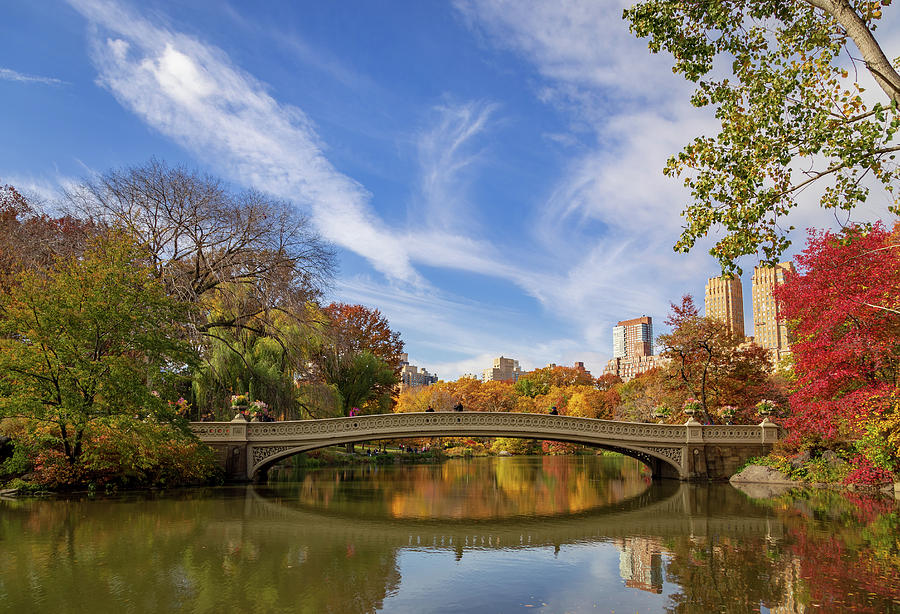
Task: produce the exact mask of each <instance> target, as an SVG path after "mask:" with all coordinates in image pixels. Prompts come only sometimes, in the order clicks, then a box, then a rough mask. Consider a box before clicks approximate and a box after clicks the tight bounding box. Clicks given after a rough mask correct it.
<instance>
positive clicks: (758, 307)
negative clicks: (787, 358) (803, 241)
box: [752, 262, 794, 364]
mask: <svg viewBox="0 0 900 614" xmlns="http://www.w3.org/2000/svg"><path fill="white" fill-rule="evenodd" d="M787 272H791V273H793V272H794V265H793V264H791V263H790V262H782V263H780V264H777V265H775V266H773V267H770V266H758V267H756V268H754V269H753V290H752V292H753V340H754V341H755V342H756V343H757V344H758V345H761V346H762V347H764V348H766V349H769V350H771V351H772V354H771V358H772V363H773V364H778V361H779V360H781V358H782V357H784V355H785V354H787V353H788V352H790V350H791V339H790V337H789V335H788V328H787V324H786V323H785V321H784V319H783V318H782V317H781V313H780V311H779V309H778V303H777V302H776V301H775V297H774V296H773V295H772V290H774V289H775V286H777V285H779V284H782V283H784V276H785V273H787Z"/></svg>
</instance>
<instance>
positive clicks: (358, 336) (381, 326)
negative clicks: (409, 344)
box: [322, 303, 403, 374]
mask: <svg viewBox="0 0 900 614" xmlns="http://www.w3.org/2000/svg"><path fill="white" fill-rule="evenodd" d="M322 311H323V313H324V314H325V316H326V318H327V324H328V327H329V333H330V335H331V337H332V340H331V342H332V343H333V344H334V346H335V348H336V349H337V351H338V352H340V353H342V354H356V353H359V352H362V351H369V352H371V353H372V354H373V355H375V356H377V357H378V358H379V359H380V360H382V361H384V362H385V363H387V364H388V365H389V366H390V367H391V368H392V369H393V370H394V371H396V372H397V373H398V374H399V372H400V361H401V354H402V352H403V341H402V340H401V339H400V333H398V332H397V331H394V330H391V326H390V322H388V320H387V318H385V317H384V315H382V313H381V311H379V310H378V309H370V308H368V307H365V306H364V305H348V304H346V303H331V304H330V305H328V306H327V307H325V308H323V310H322Z"/></svg>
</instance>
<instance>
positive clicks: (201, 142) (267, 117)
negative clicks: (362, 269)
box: [72, 0, 420, 283]
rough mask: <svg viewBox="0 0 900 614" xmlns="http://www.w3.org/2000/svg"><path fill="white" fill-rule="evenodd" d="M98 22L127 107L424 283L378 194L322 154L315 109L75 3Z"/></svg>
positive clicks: (198, 45) (104, 72)
mask: <svg viewBox="0 0 900 614" xmlns="http://www.w3.org/2000/svg"><path fill="white" fill-rule="evenodd" d="M72 5H73V6H74V7H75V8H76V9H77V10H78V11H80V12H81V13H82V14H83V15H84V16H85V17H87V18H88V19H89V20H90V21H91V22H92V23H93V24H94V25H95V26H99V28H97V29H96V34H95V36H94V37H93V40H92V45H93V48H92V55H93V59H94V62H95V64H96V66H97V68H98V70H99V77H98V82H99V83H100V84H101V85H102V86H103V87H105V88H107V89H108V90H109V91H110V92H111V93H112V94H113V95H114V96H115V97H116V98H117V99H118V100H119V101H120V103H121V104H123V105H124V106H125V107H127V108H129V109H131V110H132V111H133V112H134V113H135V114H137V115H138V116H139V117H141V118H142V119H143V120H144V121H145V122H147V123H148V124H149V125H151V126H153V127H154V128H155V129H157V130H159V131H160V132H162V133H163V134H165V135H166V136H168V137H170V138H172V139H173V140H175V141H176V142H178V143H180V144H181V145H183V146H184V147H186V148H187V149H189V150H191V151H193V152H194V153H195V154H197V155H198V156H199V157H201V158H202V159H204V160H207V161H214V163H213V165H214V166H216V167H218V168H219V169H220V170H221V171H223V172H224V173H225V174H227V175H228V176H229V177H231V178H232V179H234V180H236V181H239V182H241V183H244V184H247V185H253V186H256V187H259V188H261V189H263V190H266V191H268V192H270V193H272V194H275V195H278V196H281V197H283V198H289V199H291V200H292V201H294V202H296V203H298V204H300V205H302V206H306V207H308V208H309V209H310V210H311V212H312V217H313V220H314V222H315V223H316V225H317V226H318V229H319V230H320V232H321V233H322V234H323V235H324V236H325V237H326V238H328V239H329V240H331V241H333V242H335V243H336V244H338V245H341V246H343V247H345V248H347V249H350V250H352V251H354V252H356V253H358V254H360V255H362V256H363V257H365V258H367V259H368V260H369V261H370V262H371V263H372V265H373V266H374V267H375V268H376V269H378V270H379V271H381V272H382V273H384V274H385V275H388V276H390V277H392V278H395V279H399V280H403V281H407V282H414V283H415V282H418V281H420V277H419V275H418V273H417V272H416V271H415V269H414V267H413V265H412V263H411V262H410V259H409V257H408V254H407V253H406V250H405V248H404V247H403V245H402V243H401V241H400V239H399V238H398V237H396V236H395V235H394V234H393V232H392V231H391V229H390V228H389V227H388V226H387V225H386V224H385V223H384V222H383V221H382V220H381V219H380V218H379V217H378V216H377V214H376V213H375V212H374V210H373V209H372V207H371V204H370V198H371V195H370V194H369V193H368V192H367V191H366V189H365V188H364V187H363V186H361V185H360V184H359V183H358V182H356V181H354V180H353V179H351V178H349V177H347V176H346V175H344V174H342V173H341V172H339V171H338V170H337V169H335V167H334V166H333V165H332V163H331V162H330V161H329V160H328V159H327V158H326V157H325V155H324V154H323V152H322V144H321V143H320V140H319V137H318V135H317V134H316V132H315V129H314V127H313V125H312V123H311V122H310V121H309V119H308V118H307V116H306V115H305V114H304V113H303V111H302V110H300V109H299V108H297V107H294V106H291V105H286V104H281V103H279V102H278V101H277V100H275V99H274V98H273V97H272V96H271V95H270V94H269V93H268V92H267V88H266V86H265V85H264V84H263V83H261V82H259V81H258V80H257V79H255V78H254V77H253V76H252V75H250V74H248V73H246V72H245V71H243V70H241V69H240V68H239V67H237V66H235V65H234V64H233V63H232V62H231V61H230V59H229V58H228V57H227V55H226V54H225V53H224V52H222V51H221V50H220V49H218V48H216V47H213V46H211V45H207V44H204V43H203V42H202V41H199V40H197V39H196V38H194V37H191V36H188V35H185V34H182V33H180V32H176V31H173V30H170V29H168V28H166V27H163V26H160V25H156V24H154V23H151V22H149V21H147V20H145V19H143V18H141V17H139V16H136V15H134V14H132V13H131V12H130V11H129V10H128V9H126V8H123V7H122V6H120V5H118V4H115V3H112V2H107V1H103V0H72Z"/></svg>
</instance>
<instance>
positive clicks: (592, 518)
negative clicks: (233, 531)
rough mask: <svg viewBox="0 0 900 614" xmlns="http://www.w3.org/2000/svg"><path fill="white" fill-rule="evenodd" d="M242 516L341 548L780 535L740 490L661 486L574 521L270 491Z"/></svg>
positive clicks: (264, 530)
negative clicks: (404, 513) (488, 516)
mask: <svg viewBox="0 0 900 614" xmlns="http://www.w3.org/2000/svg"><path fill="white" fill-rule="evenodd" d="M246 492H247V495H246V500H245V515H247V516H249V517H252V518H255V519H258V520H259V521H260V522H259V523H255V524H254V528H252V529H251V530H252V531H254V532H256V531H259V532H260V534H261V535H262V534H265V535H266V536H267V538H273V537H275V536H276V535H278V534H280V533H282V534H288V533H290V534H292V535H295V536H306V535H307V534H308V535H317V536H320V535H323V534H328V535H331V536H334V537H337V538H339V541H343V540H346V541H354V540H357V539H365V540H367V541H370V542H371V541H372V540H373V539H375V540H376V541H377V542H378V543H380V544H383V545H385V546H388V547H397V548H404V547H408V546H427V547H429V548H438V549H450V550H455V551H460V550H461V549H462V548H469V547H471V548H522V547H525V548H527V547H536V546H555V547H559V546H562V545H565V544H578V543H588V542H594V541H598V540H599V541H609V540H610V539H612V538H626V537H633V536H653V537H656V538H660V539H666V538H671V537H683V536H688V537H703V536H708V535H734V536H753V537H762V538H765V539H767V540H777V539H780V538H781V537H782V534H783V531H782V527H781V524H780V522H778V521H777V520H775V518H774V515H773V514H771V513H769V512H768V510H766V509H765V508H762V507H760V506H758V505H754V504H753V503H751V502H750V501H749V500H748V499H747V498H746V497H745V496H744V495H742V494H741V493H739V492H738V491H736V490H734V489H732V488H730V487H727V488H712V489H709V488H699V487H694V486H690V485H687V484H682V483H678V482H671V481H666V482H661V483H659V484H654V485H653V486H651V487H649V488H648V489H647V490H646V491H645V492H644V493H642V494H640V495H638V496H636V497H632V498H630V499H627V500H625V501H622V502H621V503H618V504H616V505H613V506H610V507H604V508H601V509H596V510H588V511H585V512H581V513H577V514H559V515H555V516H548V517H527V518H525V517H517V518H511V519H510V518H507V519H495V520H478V521H470V520H468V519H466V520H460V521H457V522H448V521H447V520H446V519H437V520H426V519H403V522H402V523H398V522H397V521H396V519H391V518H380V519H379V518H359V517H355V516H353V515H347V516H342V515H339V514H338V515H335V514H330V513H323V512H322V511H317V510H315V509H310V508H309V507H308V506H305V505H304V504H303V503H302V502H300V501H299V500H291V499H288V498H286V497H285V491H284V490H283V489H279V488H277V487H272V486H265V487H260V486H253V487H249V488H248V489H247V491H246Z"/></svg>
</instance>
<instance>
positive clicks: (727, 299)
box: [705, 276, 744, 339]
mask: <svg viewBox="0 0 900 614" xmlns="http://www.w3.org/2000/svg"><path fill="white" fill-rule="evenodd" d="M705 294H706V296H705V304H706V315H707V316H708V317H711V318H718V319H719V320H722V321H723V322H724V323H725V326H727V327H728V330H729V331H731V333H732V334H734V335H737V336H738V337H739V338H740V339H743V338H744V290H743V287H742V286H741V278H740V277H736V276H735V277H731V278H727V277H710V278H709V280H708V281H707V282H706V293H705Z"/></svg>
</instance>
